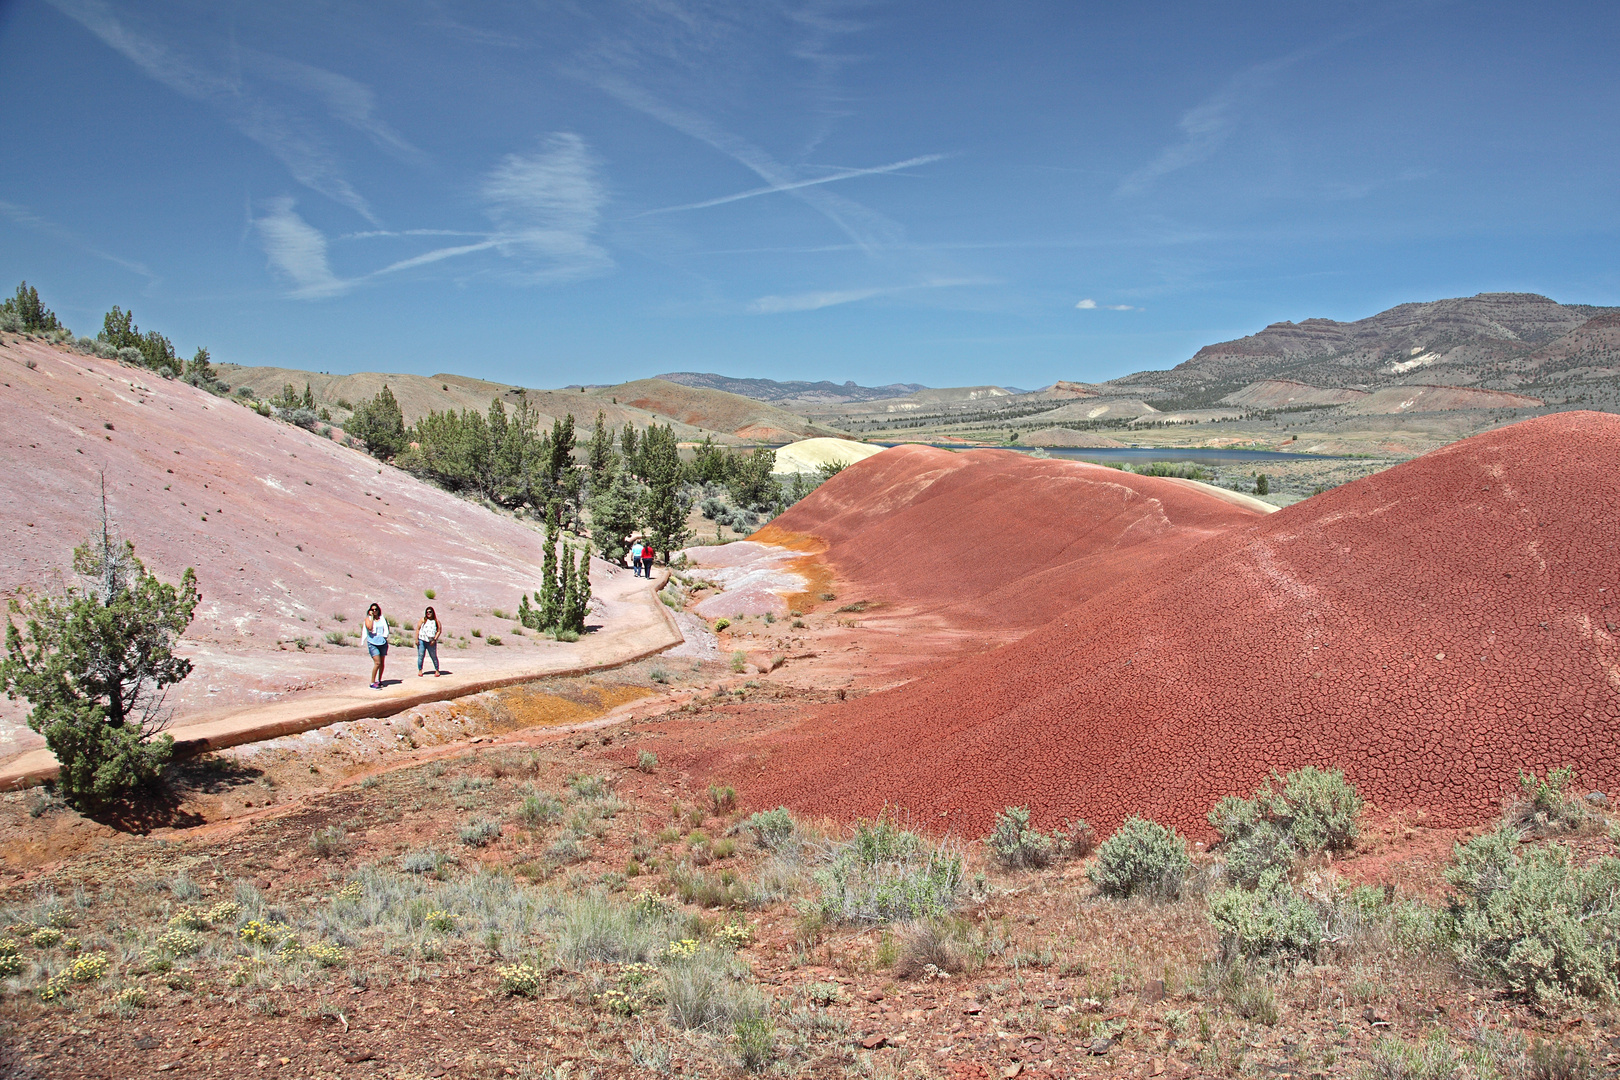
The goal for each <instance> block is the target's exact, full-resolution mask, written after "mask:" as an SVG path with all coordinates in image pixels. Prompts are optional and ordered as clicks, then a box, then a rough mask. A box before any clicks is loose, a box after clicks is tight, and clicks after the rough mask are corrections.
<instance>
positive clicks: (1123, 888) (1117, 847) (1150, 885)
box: [1086, 817, 1192, 899]
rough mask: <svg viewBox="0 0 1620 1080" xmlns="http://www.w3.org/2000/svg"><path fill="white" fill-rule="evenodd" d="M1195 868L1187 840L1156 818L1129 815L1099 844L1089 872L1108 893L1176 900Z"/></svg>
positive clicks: (1111, 894)
mask: <svg viewBox="0 0 1620 1080" xmlns="http://www.w3.org/2000/svg"><path fill="white" fill-rule="evenodd" d="M1191 870H1192V859H1191V858H1190V857H1189V856H1188V854H1187V841H1186V840H1185V839H1184V838H1183V837H1182V835H1181V834H1180V833H1178V832H1176V830H1174V829H1168V828H1165V827H1164V826H1163V825H1160V824H1159V823H1158V822H1156V821H1149V820H1147V819H1146V818H1139V817H1129V818H1126V819H1125V821H1124V823H1123V824H1121V825H1120V827H1119V828H1118V829H1117V830H1115V832H1114V834H1113V835H1112V836H1110V837H1109V838H1108V839H1107V840H1104V841H1103V842H1102V843H1101V844H1100V845H1098V847H1097V861H1096V862H1095V863H1094V864H1093V865H1092V866H1091V868H1090V869H1088V870H1087V871H1086V875H1087V876H1088V877H1089V878H1091V880H1092V883H1093V884H1095V885H1096V886H1097V888H1098V889H1099V890H1101V891H1102V893H1103V895H1104V896H1114V897H1130V896H1138V895H1145V896H1150V897H1153V898H1156V899H1159V898H1162V899H1175V898H1176V897H1178V896H1180V895H1181V889H1182V886H1183V884H1184V883H1185V882H1186V879H1187V876H1188V874H1189V873H1190V872H1191Z"/></svg>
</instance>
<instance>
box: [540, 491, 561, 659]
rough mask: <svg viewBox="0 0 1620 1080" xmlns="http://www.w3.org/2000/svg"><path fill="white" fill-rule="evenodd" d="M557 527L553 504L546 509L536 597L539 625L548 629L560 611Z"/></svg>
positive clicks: (554, 624) (555, 623)
mask: <svg viewBox="0 0 1620 1080" xmlns="http://www.w3.org/2000/svg"><path fill="white" fill-rule="evenodd" d="M558 531H559V530H558V528H557V507H556V505H555V504H553V505H552V506H551V507H550V509H548V510H547V511H546V551H545V555H544V556H543V557H542V558H541V560H540V592H539V595H538V597H537V599H539V601H540V625H541V627H542V628H545V629H550V628H551V627H553V626H556V625H557V618H558V616H559V615H560V614H561V612H562V595H561V590H560V588H559V585H560V582H559V581H558V575H557V544H558V542H559V539H560V537H559V536H558Z"/></svg>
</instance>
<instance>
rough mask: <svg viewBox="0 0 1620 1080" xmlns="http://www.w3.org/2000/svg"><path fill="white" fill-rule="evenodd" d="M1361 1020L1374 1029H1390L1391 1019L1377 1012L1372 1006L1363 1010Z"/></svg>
mask: <svg viewBox="0 0 1620 1080" xmlns="http://www.w3.org/2000/svg"><path fill="white" fill-rule="evenodd" d="M1361 1018H1362V1019H1363V1020H1365V1021H1367V1023H1369V1024H1371V1025H1372V1026H1373V1027H1388V1026H1389V1017H1387V1016H1385V1015H1384V1014H1383V1013H1381V1012H1378V1011H1377V1010H1375V1009H1374V1008H1373V1007H1372V1006H1371V1005H1369V1006H1367V1007H1366V1008H1365V1009H1363V1010H1361Z"/></svg>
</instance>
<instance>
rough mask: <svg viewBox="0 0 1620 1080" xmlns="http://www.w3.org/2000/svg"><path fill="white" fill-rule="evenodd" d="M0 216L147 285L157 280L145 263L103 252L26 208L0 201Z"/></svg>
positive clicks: (69, 230) (70, 231)
mask: <svg viewBox="0 0 1620 1080" xmlns="http://www.w3.org/2000/svg"><path fill="white" fill-rule="evenodd" d="M0 214H4V215H5V216H6V217H8V218H10V219H11V220H12V221H15V222H16V223H17V224H18V225H24V226H27V227H28V228H30V229H33V230H35V231H36V232H41V233H44V234H45V235H46V236H49V237H52V238H53V239H56V240H59V241H61V242H62V243H64V244H70V245H72V246H73V247H76V248H78V249H79V250H80V251H85V252H88V253H89V254H91V255H94V256H95V257H96V258H98V259H105V260H107V261H108V262H110V263H112V264H113V265H114V266H122V267H123V268H124V269H125V270H128V271H130V272H131V273H135V274H139V275H141V276H142V277H144V278H146V280H147V281H148V282H149V283H154V284H155V283H156V282H157V280H158V278H157V275H156V274H154V273H152V271H150V270H148V269H147V268H146V264H145V263H140V262H136V261H135V260H133V259H125V258H122V257H120V256H118V255H114V254H112V253H111V252H109V251H104V250H102V249H101V248H99V247H96V246H95V245H94V244H92V243H90V242H89V241H88V240H85V239H84V238H83V237H81V236H79V235H78V234H77V233H75V232H73V231H72V230H71V229H65V228H63V227H62V226H60V225H58V224H57V223H56V222H54V221H48V220H46V219H45V218H42V217H40V216H39V215H38V214H36V213H34V212H33V211H32V210H30V209H28V207H26V206H18V205H17V204H16V203H13V202H6V201H5V200H3V199H0Z"/></svg>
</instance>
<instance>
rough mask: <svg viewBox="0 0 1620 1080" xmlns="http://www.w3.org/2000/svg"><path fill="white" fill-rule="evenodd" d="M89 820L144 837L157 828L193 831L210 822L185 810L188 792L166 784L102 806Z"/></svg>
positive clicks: (90, 812) (93, 811)
mask: <svg viewBox="0 0 1620 1080" xmlns="http://www.w3.org/2000/svg"><path fill="white" fill-rule="evenodd" d="M84 816H85V817H87V818H89V819H90V820H91V821H95V822H98V823H100V824H102V825H105V826H107V827H108V828H110V829H117V830H118V831H119V832H125V833H135V834H137V835H141V836H144V835H146V834H147V833H149V832H151V831H152V830H153V829H191V828H195V827H196V826H198V825H202V824H204V823H205V822H206V821H207V820H208V819H207V818H205V817H203V816H202V815H201V814H199V813H196V812H195V811H192V810H187V809H185V792H183V791H180V790H176V789H175V788H174V787H172V786H170V785H168V784H164V785H163V786H162V787H156V788H148V789H146V790H145V791H142V792H139V793H137V794H134V795H132V796H131V797H129V798H127V799H120V800H118V801H116V802H106V803H102V804H101V805H100V806H98V807H96V808H95V809H93V810H89V811H87V812H86V813H85V815H84Z"/></svg>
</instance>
